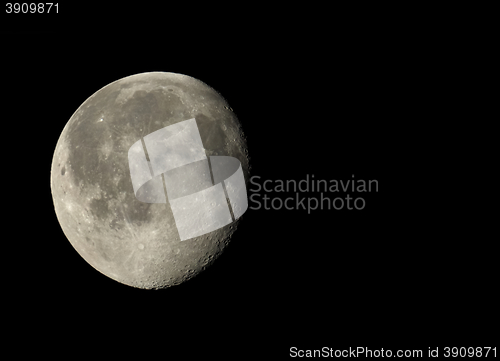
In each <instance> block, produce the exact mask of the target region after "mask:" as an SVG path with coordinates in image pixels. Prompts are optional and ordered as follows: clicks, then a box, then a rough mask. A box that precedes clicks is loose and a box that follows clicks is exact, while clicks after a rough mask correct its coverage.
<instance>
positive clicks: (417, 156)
mask: <svg viewBox="0 0 500 361" xmlns="http://www.w3.org/2000/svg"><path fill="white" fill-rule="evenodd" d="M60 11H61V9H60ZM151 11H152V12H153V10H151ZM158 11H160V10H158ZM162 11H164V10H163V9H162ZM165 11H166V10H165ZM68 12H70V15H68V14H62V15H61V16H60V17H56V16H54V15H51V17H50V18H49V17H48V16H47V19H50V21H49V20H46V19H43V20H40V18H38V19H36V21H35V20H32V19H34V17H33V15H30V16H31V18H30V20H29V21H27V20H25V19H21V18H20V15H22V14H17V18H16V19H15V21H12V18H11V19H9V21H10V22H4V23H3V24H4V32H3V33H2V47H3V54H4V55H3V57H2V58H3V70H4V72H3V89H4V92H3V94H4V96H3V100H4V104H3V107H4V109H5V108H7V109H8V113H7V114H10V118H9V119H6V120H5V124H6V125H5V126H6V129H8V130H9V132H8V137H10V138H12V137H13V136H16V137H19V134H24V135H23V136H22V138H21V139H22V140H23V142H24V144H25V146H26V149H24V148H23V151H19V150H16V147H15V146H11V147H10V150H9V151H10V152H11V156H9V162H10V161H12V162H14V164H16V165H17V166H16V168H15V169H18V170H19V173H17V174H16V175H17V176H19V177H20V178H21V180H20V186H23V187H28V188H26V189H30V191H29V192H28V193H29V194H28V196H27V197H26V198H23V200H22V202H21V203H22V205H21V207H20V208H19V210H17V208H16V211H15V212H14V213H15V214H13V216H14V217H13V219H14V221H13V223H12V224H16V227H17V229H18V230H17V231H16V233H14V234H15V235H14V237H12V240H11V242H8V244H7V245H8V247H9V249H10V247H13V252H14V253H13V254H15V256H13V257H12V258H13V259H12V260H8V262H7V264H8V265H9V266H8V269H9V273H8V275H7V276H6V279H7V282H8V284H9V287H11V289H12V295H13V297H12V300H13V301H14V302H13V304H14V306H15V309H16V310H18V309H20V310H21V311H16V312H17V313H18V314H19V315H21V316H22V317H20V318H19V320H20V321H19V324H20V325H22V327H25V328H29V329H34V330H35V331H34V332H35V333H36V334H41V333H44V330H46V328H47V327H48V325H54V327H55V328H57V329H58V330H59V331H62V333H66V331H67V332H68V333H71V332H72V330H76V329H78V330H81V329H84V328H86V327H90V329H92V330H99V331H100V332H102V333H103V334H108V333H109V334H117V333H118V334H120V335H121V334H123V335H124V337H123V338H122V339H121V342H122V343H124V344H127V343H128V342H129V341H130V342H132V343H133V342H134V341H133V340H135V339H136V337H137V338H142V337H144V338H145V339H148V340H149V341H150V342H153V341H152V340H153V339H154V340H155V341H154V342H155V345H156V346H154V347H157V348H160V349H162V350H163V352H164V354H165V355H168V353H169V350H171V349H173V348H175V349H176V350H178V349H181V350H182V352H187V353H188V354H189V353H191V352H196V353H198V352H200V353H201V354H203V353H205V354H206V355H216V356H217V355H219V356H220V355H221V354H222V353H225V352H227V350H231V351H230V352H227V353H229V354H230V353H231V352H233V353H232V355H237V354H239V353H241V354H255V355H256V356H258V355H260V352H264V351H263V350H265V351H266V352H267V353H271V354H274V356H272V358H280V357H286V356H287V355H288V349H289V347H291V346H297V347H301V346H302V347H303V348H307V347H316V348H318V347H322V346H325V345H326V346H329V347H340V346H338V345H339V342H340V341H341V340H342V341H344V342H347V343H348V344H351V345H352V344H353V343H355V344H361V345H363V346H364V345H368V344H367V342H373V341H374V340H376V341H379V342H381V344H382V345H389V344H390V345H392V344H397V343H396V341H397V340H399V339H403V340H406V341H408V340H410V341H423V342H424V343H425V345H431V344H432V342H442V340H443V338H445V337H448V336H449V335H450V334H451V332H452V331H455V332H458V331H457V329H456V328H455V326H457V327H458V325H460V324H462V323H463V322H464V321H463V320H464V317H465V318H466V319H468V320H469V321H472V322H476V321H477V322H479V320H484V319H485V317H487V314H488V311H489V308H488V307H487V302H488V300H489V296H488V295H489V292H491V288H490V286H489V283H488V280H487V279H486V280H485V279H484V277H485V274H487V272H488V268H487V267H489V266H488V263H487V262H486V263H485V264H483V265H482V266H481V267H483V268H480V269H478V268H477V267H475V268H474V272H476V273H473V274H474V275H477V276H476V277H474V276H471V272H472V270H471V268H470V267H466V266H465V265H466V264H467V262H468V261H467V259H466V258H464V254H465V253H467V252H469V253H470V252H472V254H475V253H474V252H475V251H473V250H471V249H467V250H464V249H461V248H460V247H457V246H456V245H452V244H451V241H450V237H449V235H448V234H447V232H446V229H444V230H443V229H442V227H441V226H442V225H443V224H444V223H445V222H446V220H445V219H444V217H443V215H439V214H437V215H436V213H435V211H436V209H435V207H436V203H435V202H436V198H434V197H433V196H432V195H431V193H428V192H427V191H424V190H423V189H424V188H425V187H426V184H425V183H426V182H429V179H428V178H427V177H426V174H430V173H432V174H435V173H433V171H434V168H433V166H432V165H431V164H430V163H427V159H428V158H427V157H428V156H429V147H431V146H432V144H433V142H434V140H435V139H434V137H435V135H433V134H435V132H424V134H425V137H422V129H423V128H426V129H437V127H439V122H440V120H439V117H438V116H436V114H441V113H440V111H439V110H437V109H438V105H439V104H441V103H442V102H443V101H444V100H443V99H444V98H445V96H444V95H443V92H441V91H440V89H441V88H442V87H443V86H444V85H443V84H444V83H445V82H446V81H447V78H446V75H444V74H443V72H442V70H443V69H446V68H447V65H448V63H447V60H446V59H447V55H446V51H447V50H446V47H447V45H446V43H445V42H440V41H439V39H438V38H436V35H433V36H432V37H427V36H426V34H424V32H423V30H422V27H418V26H414V27H412V26H409V27H408V28H405V29H404V31H403V28H402V23H404V22H405V21H406V20H408V19H406V18H404V17H403V18H401V19H400V20H399V22H396V23H393V24H392V25H387V24H386V23H384V22H377V21H374V22H373V23H369V24H365V25H366V26H365V27H363V28H361V27H360V26H359V23H358V22H352V23H351V22H349V21H346V22H343V23H342V25H340V23H339V21H338V20H339V18H341V17H342V16H340V15H339V14H337V15H336V16H334V17H332V18H329V19H328V20H329V21H323V20H321V21H320V20H319V19H318V20H317V21H316V20H311V19H309V21H308V22H304V21H298V19H299V18H289V19H288V20H286V19H284V20H283V19H282V18H286V16H284V15H283V14H281V17H280V19H282V20H283V21H280V22H277V21H275V20H276V19H277V17H276V16H264V15H263V17H262V18H258V19H257V18H254V20H252V21H249V22H248V24H247V23H245V25H243V24H241V23H240V19H241V18H242V14H240V15H239V16H233V17H229V18H228V17H224V16H221V17H220V18H208V17H202V18H201V20H196V21H195V20H192V21H186V22H185V23H182V22H181V24H179V22H176V21H174V20H173V18H172V17H170V16H168V14H170V13H173V10H171V11H170V10H169V11H168V12H167V11H166V12H164V14H167V15H165V17H164V18H163V17H162V16H158V17H152V18H150V17H149V16H148V17H147V18H146V19H144V17H145V16H146V14H150V13H149V12H147V11H145V10H143V11H138V12H135V10H130V9H129V10H128V11H125V10H123V12H106V13H99V12H95V13H94V12H92V11H90V10H87V11H86V12H85V11H80V10H77V9H74V8H72V9H71V10H68ZM160 12H161V11H160ZM304 18H308V17H307V16H306V15H303V16H302V18H301V19H304ZM353 18H354V19H355V18H356V16H354V17H353ZM160 19H161V20H160ZM358 20H359V19H358ZM360 22H361V21H360ZM361 23H362V22H361ZM431 39H432V41H431ZM148 71H166V72H175V73H182V74H186V75H189V76H192V77H195V78H197V79H200V80H202V81H203V82H205V83H207V84H208V85H210V86H212V87H213V88H215V89H216V90H217V91H219V92H220V93H221V94H222V95H223V96H224V97H225V98H226V99H227V101H228V102H229V104H230V105H231V107H232V108H233V110H234V112H235V113H236V114H237V116H238V118H239V120H240V121H241V123H242V127H243V130H244V132H245V134H246V136H247V140H248V148H249V155H250V157H251V165H252V170H251V175H258V176H260V177H261V179H262V180H265V179H295V180H297V181H299V180H301V179H304V178H305V176H306V175H307V174H309V175H311V174H314V176H315V179H327V180H328V179H337V180H340V179H343V180H346V179H351V176H352V175H353V174H354V175H355V177H356V178H357V179H366V180H367V179H376V180H378V182H379V192H378V193H371V194H363V197H364V198H365V200H366V207H365V209H363V210H362V211H355V210H352V211H348V210H342V211H335V210H330V211H328V210H323V211H320V210H317V211H313V212H312V213H311V214H307V211H306V210H295V211H288V210H285V209H283V210H279V211H276V210H268V211H266V210H248V211H247V212H246V214H245V215H244V219H243V222H242V223H241V228H239V229H238V232H237V234H236V236H235V237H234V239H233V241H232V243H231V245H230V246H229V248H228V249H227V251H226V252H225V253H224V254H223V255H222V256H221V257H220V258H219V260H218V261H217V262H216V263H215V264H214V265H213V266H212V267H211V268H210V269H208V270H207V271H205V272H204V273H202V274H200V275H199V276H197V277H196V278H195V279H193V280H190V281H188V282H186V283H185V284H182V285H179V286H176V287H173V288H171V289H167V290H161V291H146V290H140V289H134V288H131V287H128V286H125V285H122V284H120V283H117V282H116V281H113V280H111V279H109V278H107V277H105V276H104V275H102V274H100V273H99V272H98V271H96V270H94V269H93V268H92V267H91V266H90V265H88V264H87V263H86V262H85V261H84V260H83V259H82V258H81V257H80V256H79V255H78V254H77V252H76V251H75V250H74V249H73V247H72V246H71V244H70V243H69V242H68V241H67V239H66V237H65V236H64V234H63V232H62V229H61V227H60V226H59V223H58V221H57V218H56V215H55V212H54V208H53V203H52V196H51V193H50V165H51V160H52V155H53V152H54V149H55V145H56V143H57V140H58V137H59V135H60V133H61V131H62V129H63V127H64V125H65V124H66V122H67V121H68V120H69V119H70V117H71V116H72V114H73V113H74V111H75V110H76V109H77V108H78V107H79V106H80V105H81V104H82V103H83V102H84V101H85V100H86V99H87V98H88V97H89V96H90V95H92V94H93V93H94V92H96V91H97V90H99V89H100V88H102V87H104V86H106V85H107V84H109V83H110V82H113V81H115V80H118V79H120V78H123V77H125V76H129V75H132V74H137V73H140V72H148ZM448 85H449V84H448ZM6 134H7V133H6ZM422 145H423V146H422ZM24 157H29V159H31V162H32V163H33V164H35V166H34V168H33V171H28V172H27V173H26V168H24V167H22V166H20V164H24V166H26V164H29V162H28V160H26V159H24V161H23V162H22V163H20V158H24ZM9 164H10V163H9ZM19 189H21V188H19ZM249 195H251V192H249ZM340 195H342V194H340ZM27 217H29V218H30V219H32V220H33V222H32V223H31V221H30V223H29V224H27V223H26V222H24V221H23V222H15V221H19V220H24V219H25V218H27ZM18 223H19V224H20V225H18ZM6 257H7V258H10V257H9V256H8V255H6ZM11 263H13V265H11ZM480 277H483V278H482V279H481V283H478V278H480ZM19 278H21V279H19ZM11 282H12V286H10V285H11ZM474 287H479V289H481V290H482V291H481V292H479V291H478V290H477V288H474ZM471 288H472V291H471ZM467 290H468V291H467ZM470 292H472V293H473V294H474V295H476V296H477V297H479V298H480V300H477V299H476V298H473V299H474V300H473V301H471V298H470V297H469V296H470ZM475 292H479V293H475ZM464 293H465V294H468V295H469V296H468V298H467V301H466V300H465V298H464V297H465V296H464ZM478 304H482V305H483V306H478ZM485 304H486V306H484V305H485ZM481 312H483V313H481ZM464 314H465V316H464ZM481 329H483V327H482V325H481V324H479V323H478V324H474V325H473V326H471V328H468V329H467V330H463V332H466V331H467V335H468V336H470V333H471V332H472V331H471V330H474V332H475V333H476V335H477V333H478V332H480V330H481ZM458 333H462V331H460V332H458ZM424 335H425V336H424ZM150 337H151V338H150ZM467 339H468V340H470V338H465V340H467ZM103 342H104V341H103ZM205 343H206V344H208V346H204V345H205ZM179 345H183V346H182V347H179ZM387 347H389V346H387ZM426 347H427V346H426ZM269 357H271V356H269Z"/></svg>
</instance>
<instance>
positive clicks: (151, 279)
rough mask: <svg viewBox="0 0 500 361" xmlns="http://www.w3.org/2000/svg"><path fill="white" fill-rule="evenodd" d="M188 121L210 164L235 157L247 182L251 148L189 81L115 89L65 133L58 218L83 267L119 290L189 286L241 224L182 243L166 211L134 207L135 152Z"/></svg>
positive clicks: (178, 77) (54, 175) (150, 77)
mask: <svg viewBox="0 0 500 361" xmlns="http://www.w3.org/2000/svg"><path fill="white" fill-rule="evenodd" d="M189 119H195V122H196V124H195V125H196V127H197V129H198V130H199V135H200V137H201V142H202V143H203V147H204V149H205V151H206V155H207V157H211V156H229V157H234V158H235V159H237V160H238V161H239V162H240V164H241V171H242V174H243V175H244V180H245V183H246V182H248V179H249V157H248V150H247V146H246V139H245V136H244V134H243V130H242V127H241V124H240V122H239V121H238V119H237V117H236V115H235V113H234V112H233V111H232V109H231V107H230V106H229V104H228V103H227V101H226V100H225V99H224V98H223V97H222V96H221V95H220V94H219V93H218V92H217V91H216V90H214V89H213V88H211V87H210V86H208V85H207V84H205V83H203V82H201V81H199V80H197V79H194V78H192V77H189V76H186V75H182V74H175V73H166V72H149V73H141V74H136V75H132V76H128V77H125V78H123V79H120V80H117V81H115V82H113V83H111V84H109V85H107V86H105V87H103V88H102V89H100V90H98V91H97V92H96V93H94V94H93V95H91V96H90V97H89V98H88V99H87V100H86V101H85V102H84V103H83V104H82V105H81V106H80V107H79V108H78V109H77V110H76V112H75V113H74V114H73V116H72V117H71V119H69V121H68V122H67V124H66V126H65V127H64V129H62V133H61V135H60V137H59V140H58V142H57V145H56V148H55V151H54V156H53V159H52V165H51V179H50V185H51V191H52V198H53V202H54V208H55V212H56V215H57V219H58V220H59V223H60V225H61V228H62V229H63V231H64V234H65V235H66V237H67V238H68V240H69V242H70V243H71V244H72V246H73V247H74V248H75V250H76V251H77V252H78V253H79V254H80V255H81V256H82V257H83V259H84V260H85V261H86V262H88V263H89V264H90V265H91V266H92V267H93V268H95V269H96V270H98V271H99V272H101V273H102V274H104V275H106V276H108V277H110V278H112V279H114V280H116V281H118V282H120V283H123V284H126V285H129V286H132V287H137V288H144V289H161V288H167V287H170V286H173V285H178V284H180V283H182V282H185V281H186V280H189V279H191V278H192V277H194V276H195V275H197V274H198V273H200V272H201V271H202V270H204V269H205V268H206V267H207V266H209V265H210V264H211V263H213V262H214V261H215V260H216V259H217V258H218V256H219V255H220V254H221V253H222V252H223V251H224V249H225V247H226V246H227V245H228V243H229V241H230V239H231V236H232V235H233V233H234V232H235V230H236V229H237V227H238V224H239V223H240V221H241V218H238V219H236V220H234V221H233V222H231V223H229V224H227V225H225V226H223V227H221V228H218V229H216V230H213V231H210V232H208V233H206V234H203V235H200V236H195V237H193V238H190V239H187V240H183V241H181V239H180V236H179V230H178V227H177V225H176V222H175V219H174V215H173V212H172V207H171V206H170V205H169V203H168V202H167V203H146V202H141V201H139V200H138V199H137V197H136V194H135V193H134V185H133V183H132V179H131V171H130V165H129V159H128V152H129V149H130V148H131V146H132V145H133V144H134V143H136V142H137V141H138V140H140V139H144V137H145V136H147V135H148V134H151V133H153V132H155V131H158V130H160V129H163V128H165V127H168V126H171V125H174V124H176V123H179V122H183V121H186V120H189ZM226 194H227V193H226ZM228 201H229V199H228ZM233 219H234V218H233Z"/></svg>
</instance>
